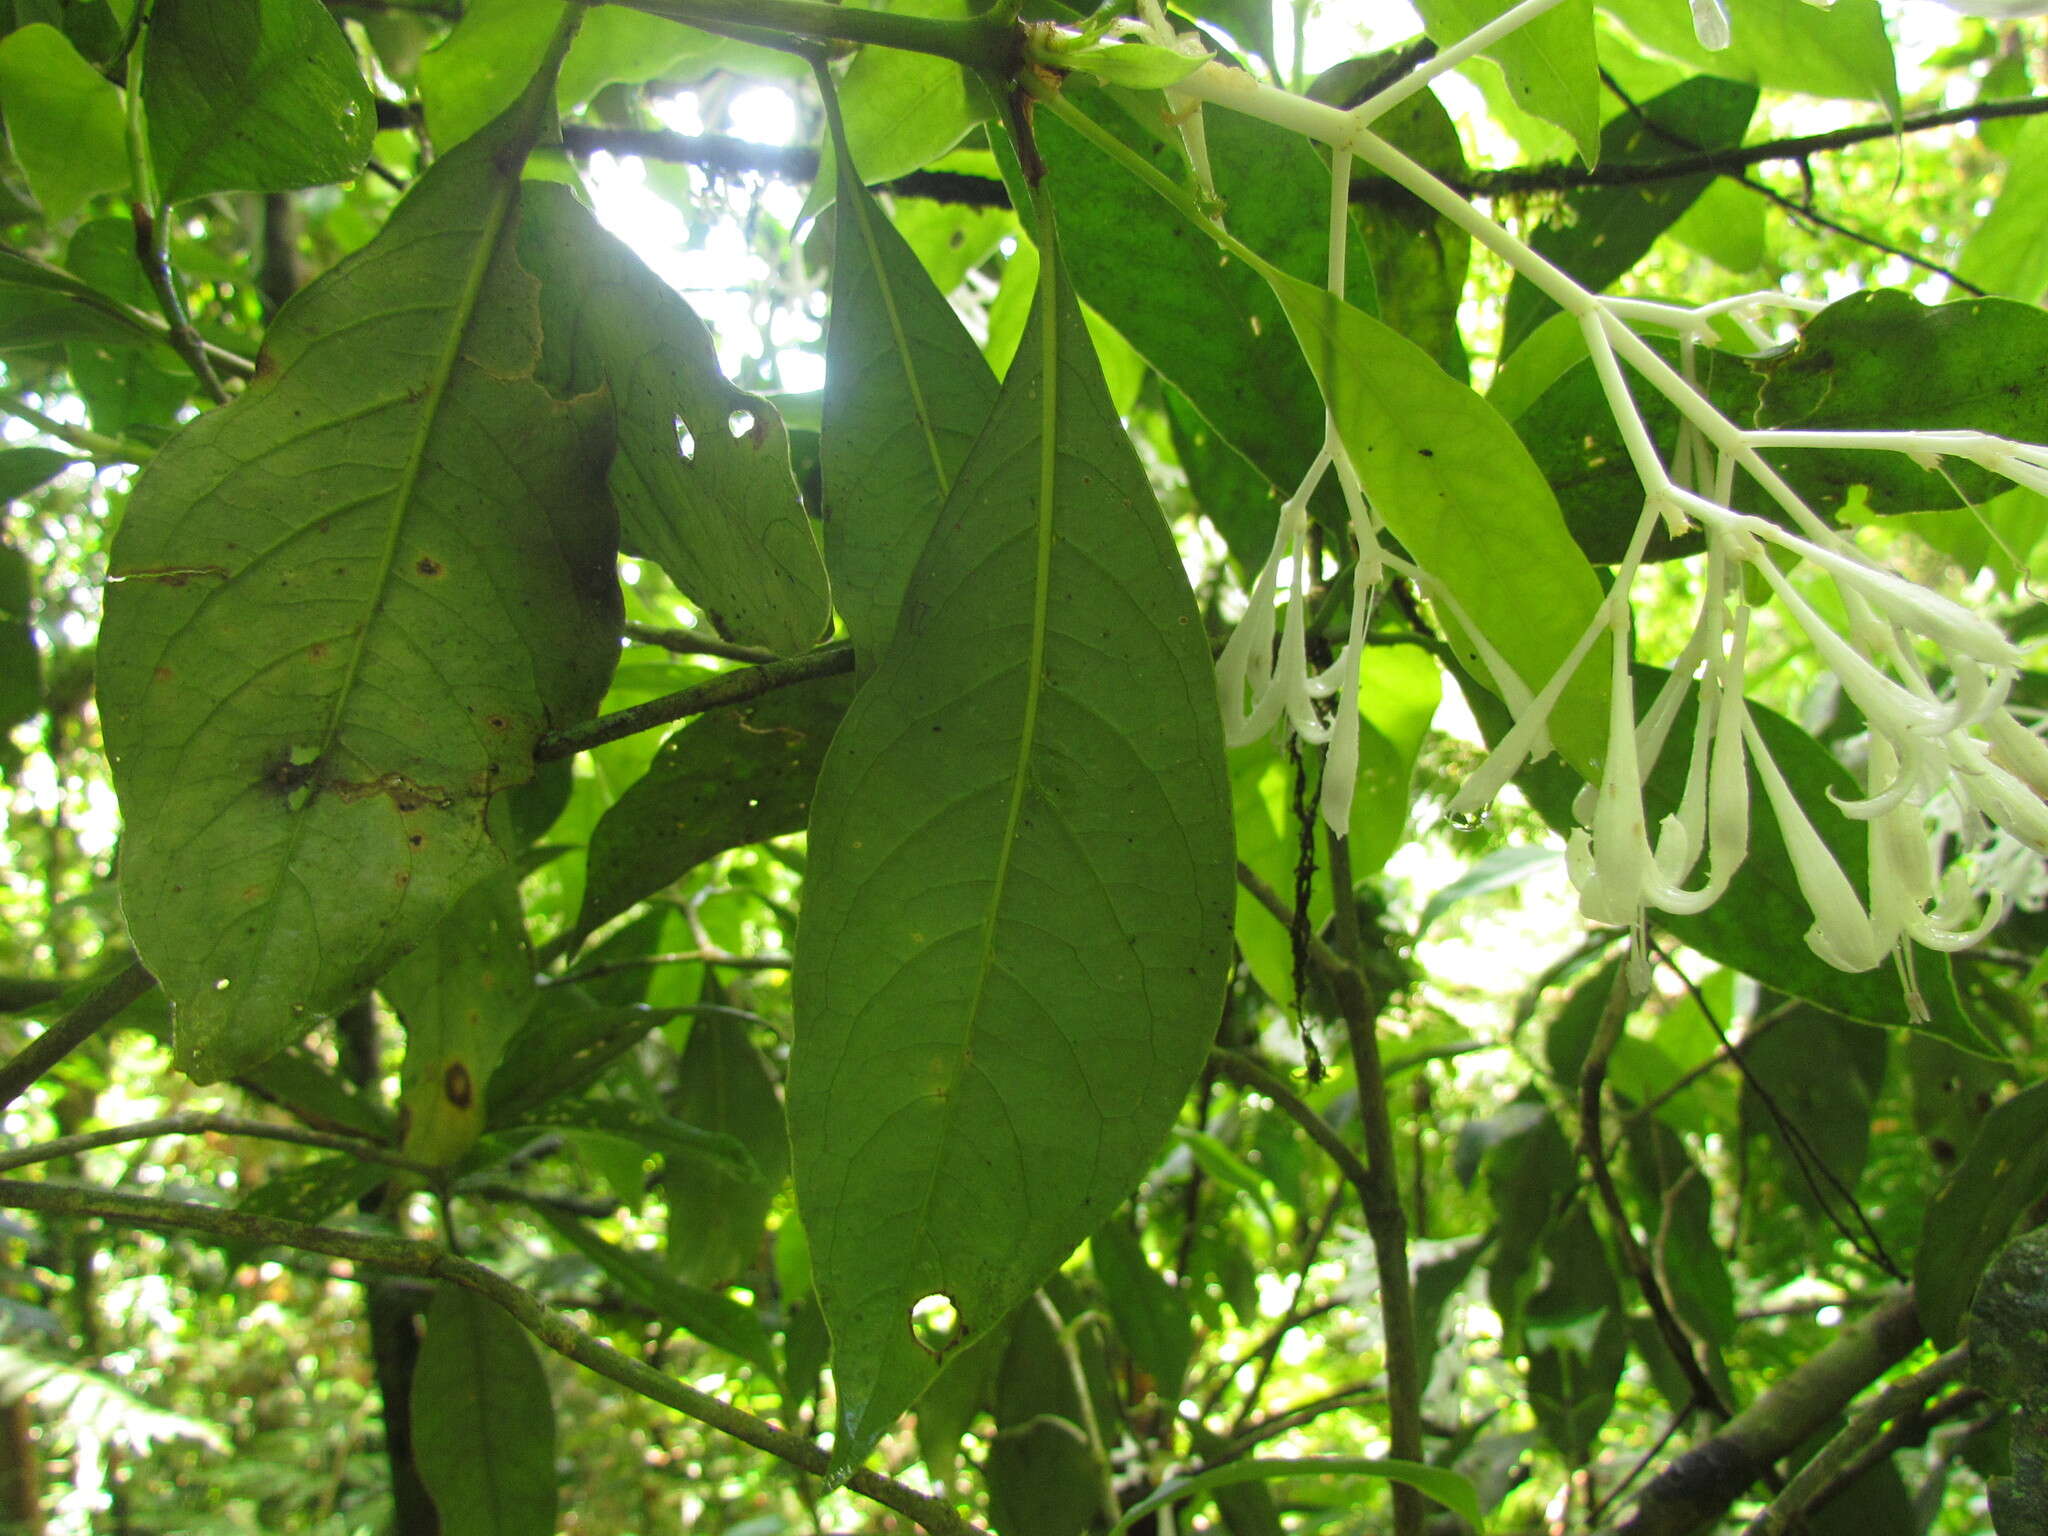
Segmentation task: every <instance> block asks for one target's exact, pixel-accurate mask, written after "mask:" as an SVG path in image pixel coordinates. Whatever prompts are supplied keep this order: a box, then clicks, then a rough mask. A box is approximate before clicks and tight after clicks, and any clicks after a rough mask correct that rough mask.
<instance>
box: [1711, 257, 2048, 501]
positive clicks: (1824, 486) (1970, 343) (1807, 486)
mask: <svg viewBox="0 0 2048 1536" xmlns="http://www.w3.org/2000/svg"><path fill="white" fill-rule="evenodd" d="M1750 366H1751V367H1752V368H1753V369H1754V370H1755V372H1756V373H1757V375H1758V377H1759V378H1760V380H1761V392H1760V394H1759V395H1758V397H1757V403H1756V410H1755V417H1754V420H1755V423H1756V425H1757V426H1759V427H1788V428H1794V429H1796V430H1799V431H1836V430H1856V429H1859V428H1883V427H1896V426H1898V425H1899V424H1901V423H1911V425H1912V427H1913V429H1914V430H1915V431H1927V432H1936V431H1945V430H1953V429H1972V430H1975V431H1979V432H1990V433H1995V434H1997V435H1999V436H2001V437H2010V438H2016V439H2018V440H2019V441H2021V442H2030V443H2038V442H2044V441H2048V313H2044V312H2043V311H2042V310H2041V309H2040V308H2038V307H2037V306H2035V305H2033V304H2018V303H2014V302H2013V301H2012V300H2011V299H1962V300H1958V301H1956V302H1954V303H1950V304H1935V305H1928V304H1922V303H1921V302H1920V301H1919V300H1917V299H1915V298H1914V297H1913V296H1912V295H1911V294H1908V293H1902V292H1900V291H1898V290H1896V289H1877V290H1874V291H1872V292H1868V293H1856V294H1851V295H1849V296H1848V297H1847V298H1843V299H1839V300H1837V301H1836V302H1835V303H1833V304H1830V305H1829V306H1828V307H1827V308H1826V309H1824V310H1822V311H1821V312H1820V313H1819V314H1817V315H1814V316H1813V317H1811V318H1810V319H1809V320H1807V322H1806V323H1805V324H1804V325H1803V326H1801V327H1800V331H1799V339H1798V340H1797V341H1796V342H1794V343H1793V344H1792V345H1791V346H1790V347H1788V348H1786V349H1784V350H1783V351H1781V352H1777V353H1773V354H1772V355H1771V356H1769V357H1766V358H1760V359H1758V360H1757V361H1756V362H1754V363H1752V364H1751V365H1750ZM1771 458H1772V461H1773V462H1774V463H1776V464H1778V465H1779V466H1780V467H1781V468H1782V469H1783V470H1784V472H1785V475H1786V477H1787V478H1788V479H1789V480H1791V482H1792V484H1793V486H1794V488H1795V489H1797V490H1798V491H1799V492H1800V494H1802V495H1804V496H1807V497H1808V498H1810V499H1812V500H1813V501H1814V502H1815V503H1816V504H1818V505H1822V506H1829V507H1834V506H1840V505H1841V504H1842V502H1843V501H1844V500H1846V499H1847V497H1848V494H1849V490H1850V487H1852V486H1858V485H1861V486H1865V487H1867V488H1868V490H1867V494H1866V500H1867V503H1868V505H1869V507H1870V509H1871V510H1872V511H1874V512H1919V511H1932V510H1934V509H1937V508H1945V507H1966V506H1974V505H1976V504H1977V503H1979V502H1982V501H1984V500H1986V499H1988V498H1990V497H1992V496H1995V495H1997V494H1998V493H1999V492H2001V491H2003V490H2005V489H2006V488H2007V486H2008V485H2009V484H2010V483H2011V482H2009V481H2008V480H2006V479H2005V478H2004V477H2003V476H2001V475H1996V474H1993V473H1992V472H1991V471H1990V470H1987V469H1981V468H1979V467H1978V466H1977V465H1975V464H1970V463H1965V462H1962V461H1958V460H1945V461H1943V462H1942V463H1941V465H1940V466H1939V467H1938V468H1934V469H1927V468H1923V467H1922V466H1920V465H1918V464H1916V463H1914V462H1913V460H1912V459H1911V458H1909V457H1907V456H1906V455H1905V454H1902V453H1856V452H1843V451H1829V452H1825V453H1813V452H1810V451H1799V450H1787V451H1784V452H1780V453H1776V454H1773V455H1771Z"/></svg>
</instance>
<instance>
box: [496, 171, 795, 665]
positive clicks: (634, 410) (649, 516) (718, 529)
mask: <svg viewBox="0 0 2048 1536" xmlns="http://www.w3.org/2000/svg"><path fill="white" fill-rule="evenodd" d="M519 250H520V257H521V259H522V260H523V261H525V262H526V263H527V264H528V266H530V267H531V268H532V269H533V271H534V272H536V273H537V274H538V275H539V277H540V279H541V304H542V314H543V321H544V327H545V330H546V333H547V355H546V358H545V359H544V363H543V367H542V375H541V376H542V377H543V378H545V379H548V380H550V381H551V382H553V383H555V384H556V385H557V387H559V388H562V389H564V390H566V391H568V392H571V393H576V394H581V393H583V392H584V391H586V390H593V389H597V388H600V387H608V388H609V389H610V391H611V397H612V402H613V405H614V408H615V409H616V411H617V413H618V441H619V446H618V453H617V455H616V457H614V458H613V460H612V468H611V491H612V498H613V500H614V501H615V502H617V504H618V508H619V531H620V535H621V537H622V538H623V540H624V542H625V544H626V547H627V548H628V549H630V550H633V551H635V552H637V553H642V554H645V555H648V556H649V557H651V558H652V559H653V560H654V561H655V562H656V563H657V564H658V565H660V566H661V568H662V569H663V570H664V571H666V572H667V573H668V575H669V578H670V579H671V580H672V581H674V582H675V584H676V585H677V586H678V587H680V588H681V589H682V590H683V593H684V595H685V596H687V597H688V598H689V599H690V600H691V601H692V602H694V603H696V604H697V606H698V607H700V608H701V609H703V610H704V613H705V616H706V617H707V618H709V619H710V620H711V622H712V625H713V626H714V627H715V628H716V629H717V630H718V632H719V633H720V634H722V635H725V636H727V637H728V638H729V639H733V640H740V641H744V642H746V643H747V644H750V645H761V646H766V647H767V648H768V649H769V650H771V651H777V652H783V653H787V652H793V651H800V650H803V649H805V648H806V647H808V646H809V645H811V644H812V643H813V642H814V641H816V640H817V639H818V638H819V637H820V636H821V635H823V634H824V632H825V628H826V626H827V625H828V624H829V623H830V622H831V615H832V609H831V603H830V600H829V599H828V597H827V595H826V589H825V565H824V561H823V560H822V559H821V558H820V557H819V554H818V541H817V538H816V536H815V535H814V534H813V533H812V532H811V525H810V518H809V517H808V516H807V515H806V514H805V512H804V507H803V500H802V498H801V497H799V496H798V494H797V488H796V480H795V478H794V477H793V476H792V475H791V473H790V468H789V439H788V436H787V435H786V434H785V433H784V431H783V429H782V418H781V417H779V416H777V415H776V414H775V407H774V406H772V405H770V404H769V403H768V402H767V401H766V400H763V399H762V398H761V397H760V396H758V395H750V394H748V393H747V392H746V391H745V390H743V389H738V388H736V387H734V386H733V385H732V384H730V383H728V382H727V381H726V378H725V375H724V374H722V373H721V372H720V371H719V368H718V354H717V351H716V350H715V348H714V347H713V345H712V340H711V332H710V331H709V330H708V329H706V328H705V325H704V322H703V321H702V320H699V319H698V318H697V315H696V313H695V312H694V311H693V310H692V309H691V308H690V306H689V305H687V304H685V303H684V302H683V301H682V299H681V297H680V296H678V295H677V294H676V292H675V291H674V290H673V289H671V288H670V287H669V286H668V285H667V284H666V283H664V282H662V280H661V279H660V278H658V277H656V276H655V275H654V273H652V272H651V271H649V270H648V268H647V266H646V264H645V263H644V262H642V261H641V260H640V258H639V257H637V256H635V255H634V254H633V252H632V251H631V249H629V248H628V247H627V246H626V245H625V244H624V243H623V242H621V241H620V240H618V239H617V238H616V237H615V236H613V235H611V234H608V233H607V232H606V231H605V229H604V228H603V226H601V225H600V224H599V223H598V222H597V220H596V219H595V218H594V217H593V216H592V215H591V213H590V211H589V210H588V209H587V208H585V207H584V206H583V205H582V204H581V203H579V202H577V201H576V199H575V196H574V195H573V194H572V193H571V192H570V191H569V189H568V188H567V187H564V186H560V185H547V186H536V187H532V188H530V189H529V190H528V193H527V197H526V200H525V205H524V207H523V209H522V212H521V229H520V240H519Z"/></svg>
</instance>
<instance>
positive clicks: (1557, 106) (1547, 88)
mask: <svg viewBox="0 0 2048 1536" xmlns="http://www.w3.org/2000/svg"><path fill="white" fill-rule="evenodd" d="M1512 3H1513V0H1421V3H1420V4H1419V5H1418V6H1417V7H1416V9H1417V10H1419V11H1420V12H1421V13H1422V21H1423V25H1424V26H1425V27H1427V28H1428V30H1429V35H1430V38H1431V39H1432V40H1433V41H1434V42H1436V43H1438V44H1439V45H1441V46H1443V47H1449V46H1450V45H1451V44H1453V43H1456V42H1460V41H1462V40H1463V39H1464V38H1465V37H1467V36H1469V35H1470V34H1471V33H1474V32H1477V31H1478V30H1479V29H1480V28H1481V27H1483V26H1485V25H1486V24H1487V23H1488V22H1490V21H1492V20H1494V19H1495V18H1496V17H1497V16H1499V15H1500V14H1501V13H1502V12H1504V11H1506V10H1507V9H1508V8H1509V6H1510V5H1511V4H1512ZM1485 51H1486V56H1487V57H1488V58H1490V59H1492V60H1493V61H1494V62H1495V63H1496V64H1498V65H1500V69H1501V73H1502V74H1503V75H1505V76H1506V77H1507V82H1508V89H1509V91H1510V92H1511V93H1512V94H1513V96H1514V100H1515V105H1516V106H1518V107H1520V108H1522V110H1524V111H1525V112H1533V113H1535V114H1536V116H1538V117H1540V118H1542V119H1544V120H1545V121H1546V122H1552V123H1555V124H1557V126H1558V127H1560V128H1562V129H1563V130H1564V131H1565V132H1566V133H1568V134H1570V135H1571V136H1572V142H1573V143H1575V144H1576V145H1577V146H1578V149H1579V155H1580V158H1581V159H1583V160H1584V161H1585V162H1586V164H1588V165H1597V164H1598V163H1599V161H1600V156H1601V153H1602V151H1603V148H1604V146H1603V145H1602V143H1601V136H1600V61H1599V58H1598V56H1597V54H1596V52H1595V49H1594V42H1593V0H1564V3H1563V4H1561V5H1558V6H1556V7H1555V8H1554V9H1552V10H1549V11H1546V12H1544V13H1543V14H1542V15H1540V16H1537V17H1535V18H1534V19H1533V20H1531V21H1528V22H1525V23H1524V24H1523V25H1522V26H1520V27H1518V28H1516V29H1515V30H1514V31H1513V32H1510V33H1509V34H1508V35H1507V36H1506V37H1503V38H1502V39H1501V40H1500V41H1499V42H1497V43H1495V44H1493V45H1492V46H1491V47H1490V48H1488V49H1486V50H1485Z"/></svg>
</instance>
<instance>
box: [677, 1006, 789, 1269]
mask: <svg viewBox="0 0 2048 1536" xmlns="http://www.w3.org/2000/svg"><path fill="white" fill-rule="evenodd" d="M676 1075H677V1077H678V1079H679V1083H678V1087H677V1091H676V1095H675V1101H674V1108H675V1111H676V1113H677V1114H678V1115H679V1116H681V1117H682V1118H683V1119H684V1120H686V1121H688V1122H689V1123H690V1124H692V1125H696V1126H701V1127H703V1129H705V1130H707V1131H712V1132H716V1133H718V1134H721V1135H726V1136H730V1137H732V1138H733V1139H734V1140H735V1141H737V1142H738V1143H739V1144H740V1145H741V1146H743V1147H745V1148H746V1149H747V1151H748V1153H749V1154H750V1155H751V1156H752V1158H753V1160H754V1166H755V1167H756V1168H757V1169H758V1170H759V1172H758V1174H756V1175H755V1176H754V1177H752V1178H742V1177H738V1176H735V1175H732V1174H728V1173H723V1172H720V1171H717V1170H715V1169H711V1168H708V1167H705V1166H702V1165H701V1164H700V1165H698V1166H696V1167H682V1168H675V1169H671V1170H670V1171H669V1173H668V1175H667V1177H666V1179H665V1180H664V1181H663V1187H664V1188H665V1190H666V1191H667V1195H668V1249H669V1260H670V1262H671V1263H672V1264H673V1265H674V1266H675V1270H676V1273H677V1274H678V1275H680V1276H681V1277H682V1278H683V1279H684V1280H687V1281H690V1282H691V1283H692V1284H696V1285H722V1284H725V1283H726V1282H727V1281H730V1280H732V1279H733V1278H734V1277H735V1276H737V1275H739V1274H741V1273H743V1272H744V1271H745V1270H746V1269H747V1267H748V1265H749V1264H750V1263H751V1261H752V1260H753V1258H754V1256H755V1254H756V1253H757V1251H758V1250H759V1249H760V1246H761V1233H762V1231H763V1229H764V1227H765V1225H766V1223H767V1218H768V1208H769V1206H770V1205H771V1204H772V1203H773V1202H774V1199H775V1195H776V1192H777V1191H778V1190H779V1189H781V1187H782V1181H783V1179H784V1178H785V1177H787V1176H788V1173H789V1132H788V1130H787V1129H786V1128H785V1127H784V1125H783V1122H782V1101H781V1099H780V1098H778V1097H777V1096H776V1092H775V1077H774V1074H773V1073H772V1072H770V1071H769V1068H768V1063H767V1061H766V1059H764V1058H763V1057H762V1055H761V1052H760V1048H759V1047H757V1046H756V1045H755V1044H754V1042H753V1040H752V1039H751V1038H750V1037H749V1036H748V1034H747V1026H746V1025H745V1024H744V1023H742V1022H741V1021H740V1020H738V1019H736V1018H731V1017H728V1016H723V1015H718V1014H711V1015H708V1016H706V1017H704V1018H700V1019H698V1020H697V1021H696V1022H695V1023H694V1024H692V1025H691V1026H690V1043H689V1046H688V1048H687V1049H685V1050H684V1052H683V1059H682V1061H681V1063H680V1064H679V1065H678V1066H677V1068H676Z"/></svg>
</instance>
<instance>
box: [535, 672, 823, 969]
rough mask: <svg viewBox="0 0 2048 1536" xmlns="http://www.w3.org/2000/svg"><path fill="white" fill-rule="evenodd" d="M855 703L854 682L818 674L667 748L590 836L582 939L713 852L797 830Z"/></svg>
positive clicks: (718, 714) (725, 712)
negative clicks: (821, 767)
mask: <svg viewBox="0 0 2048 1536" xmlns="http://www.w3.org/2000/svg"><path fill="white" fill-rule="evenodd" d="M852 697H853V688H852V685H851V683H850V681H849V680H848V679H846V678H843V677H827V678H819V679H817V680H816V681H814V682H808V683H800V684H798V685H796V686H795V687H792V688H781V689H777V690H776V691H775V692H773V693H769V694H764V695H763V696H762V697H761V698H759V699H756V700H753V701H752V702H750V703H747V704H737V705H730V706H728V707H726V708H724V709H718V710H713V711H712V712H711V713H709V714H706V715H700V716H699V717H698V718H697V719H695V720H692V721H690V722H689V724H687V725H685V726H684V727H683V728H682V729H681V730H679V731H677V732H676V733H675V734H674V735H673V736H671V737H669V739H668V740H667V741H665V742H663V743H662V744H661V750H660V751H659V752H657V753H656V754H655V757H654V761H653V763H652V764H650V765H649V767H648V769H647V772H646V773H645V774H643V775H642V776H641V777H640V778H639V779H638V780H636V781H635V782H634V783H633V784H632V786H631V787H630V788H628V789H627V791H626V792H625V793H624V794H623V795H621V796H619V798H618V799H617V800H615V801H614V802H612V805H611V807H610V808H609V809H608V810H606V812H605V813H604V815H603V816H602V817H601V818H600V819H599V821H598V823H597V826H596V828H595V829H594V830H593V831H592V833H591V835H590V859H589V874H588V876H587V877H586V879H585V882H584V886H583V910H582V912H581V913H580V914H579V915H578V916H577V919H576V933H577V935H578V936H579V937H584V936H587V935H589V934H590V933H592V932H593V931H595V930H596V929H597V928H599V927H600V926H602V925H603V924H604V923H606V922H608V921H610V920H611V919H612V918H614V917H616V916H618V914H619V913H621V912H623V911H625V910H626V908H628V907H630V906H631V905H633V903H634V902H636V901H639V900H641V899H642V898H643V897H646V896H651V895H653V894H654V893H655V892H656V891H658V890H661V889H662V888H663V887H664V886H667V885H669V884H672V883H673V882H674V881H676V880H678V879H680V878H681V877H682V876H684V875H685V874H687V873H689V871H690V870H692V869H694V868H695V867H696V866H697V865H699V864H701V863H703V862H704V860H706V859H708V858H710V857H711V856H712V855H714V854H718V853H723V852H724V851H725V850H726V849H728V848H741V847H745V846H746V845H747V844H749V843H759V842H765V841H766V840H767V839H769V838H771V837H781V836H782V835H783V834H785V833H789V832H798V831H801V830H802V829H803V825H804V820H805V818H806V817H807V816H808V814H809V812H810V808H811V786H812V785H813V784H815V783H816V782H817V778H818V768H819V765H820V764H822V763H823V762H824V760H825V749H826V747H828V746H830V745H831V742H832V733H833V732H834V731H836V730H837V729H838V728H839V722H840V720H841V718H842V717H844V715H845V713H846V706H847V704H848V702H849V701H850V700H851V699H852Z"/></svg>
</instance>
